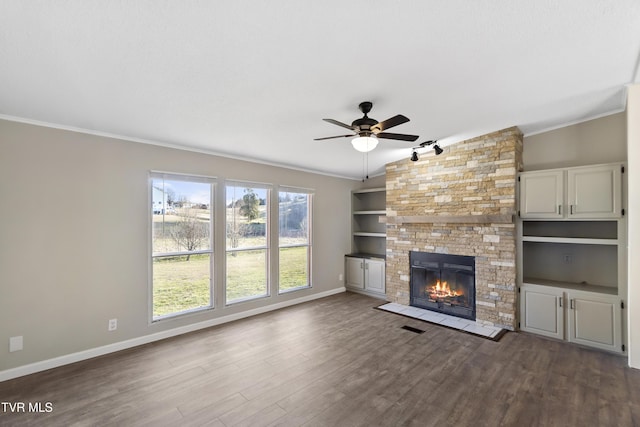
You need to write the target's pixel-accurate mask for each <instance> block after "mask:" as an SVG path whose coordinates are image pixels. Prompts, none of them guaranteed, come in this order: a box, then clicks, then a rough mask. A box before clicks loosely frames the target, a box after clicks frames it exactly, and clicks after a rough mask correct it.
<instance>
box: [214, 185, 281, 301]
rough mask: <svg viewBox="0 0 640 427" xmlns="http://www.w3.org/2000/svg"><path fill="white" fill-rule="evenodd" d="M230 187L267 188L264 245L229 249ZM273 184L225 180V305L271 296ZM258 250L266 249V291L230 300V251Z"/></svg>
mask: <svg viewBox="0 0 640 427" xmlns="http://www.w3.org/2000/svg"><path fill="white" fill-rule="evenodd" d="M229 187H236V188H238V187H239V188H243V189H245V188H251V189H260V190H265V191H266V195H265V201H266V206H265V212H266V219H265V244H264V246H262V245H259V246H247V247H242V248H231V249H229V248H228V247H227V239H228V237H227V225H228V222H227V221H228V218H227V214H226V209H227V202H228V196H227V194H228V193H227V190H228V188H229ZM273 192H274V191H273V185H272V184H267V183H263V182H256V181H240V180H225V182H224V210H225V217H224V229H225V235H224V245H223V246H224V280H223V283H224V286H223V291H222V293H223V295H224V304H225V306H233V305H236V304H240V303H243V302H247V301H255V300H259V299H263V298H269V297H271V283H272V281H271V273H272V269H271V260H272V259H273V254H272V253H271V252H272V244H271V221H272V219H271V218H272V214H271V209H272V200H271V198H272V195H273ZM234 200H238V199H234ZM258 250H262V251H264V254H265V260H264V263H265V279H266V283H265V293H264V294H262V295H253V296H247V297H240V298H235V299H232V300H230V299H229V298H228V293H227V290H228V285H229V283H228V255H229V253H234V252H235V253H241V252H248V251H258Z"/></svg>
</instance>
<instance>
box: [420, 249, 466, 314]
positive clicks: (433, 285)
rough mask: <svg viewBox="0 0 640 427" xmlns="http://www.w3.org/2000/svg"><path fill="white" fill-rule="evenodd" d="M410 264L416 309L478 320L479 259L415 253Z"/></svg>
mask: <svg viewBox="0 0 640 427" xmlns="http://www.w3.org/2000/svg"><path fill="white" fill-rule="evenodd" d="M409 260H410V264H411V277H410V287H411V301H410V304H411V305H412V306H415V307H420V308H424V309H427V310H432V311H437V312H440V313H445V314H449V315H452V316H457V317H462V318H465V319H471V320H475V319H476V304H475V296H476V286H475V257H471V256H463V255H449V254H435V253H430V252H415V251H411V252H410V254H409Z"/></svg>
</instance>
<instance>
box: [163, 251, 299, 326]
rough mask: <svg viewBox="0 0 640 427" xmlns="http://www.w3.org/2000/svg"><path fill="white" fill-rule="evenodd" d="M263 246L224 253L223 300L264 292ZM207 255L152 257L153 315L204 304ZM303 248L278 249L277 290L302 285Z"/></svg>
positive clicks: (258, 294)
mask: <svg viewBox="0 0 640 427" xmlns="http://www.w3.org/2000/svg"><path fill="white" fill-rule="evenodd" d="M264 254H265V250H255V251H240V252H236V253H235V256H234V255H233V254H228V255H227V301H233V300H237V299H242V298H248V297H252V296H261V295H266V293H267V288H266V269H265V262H264ZM209 265H210V264H209V255H192V256H191V257H190V259H189V261H187V260H186V256H180V257H169V258H156V259H154V261H153V282H154V283H153V316H154V317H158V316H164V315H167V314H171V313H176V312H181V311H186V310H191V309H196V308H200V307H207V306H208V305H209V302H210V296H209V279H208V278H209ZM307 283H308V280H307V248H306V247H298V248H283V249H281V250H280V283H279V290H280V291H285V290H289V289H293V288H297V287H300V286H306V285H307Z"/></svg>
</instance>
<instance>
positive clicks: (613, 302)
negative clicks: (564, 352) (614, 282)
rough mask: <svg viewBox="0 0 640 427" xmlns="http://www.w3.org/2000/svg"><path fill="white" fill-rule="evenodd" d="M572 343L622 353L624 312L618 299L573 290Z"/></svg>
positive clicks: (570, 324)
mask: <svg viewBox="0 0 640 427" xmlns="http://www.w3.org/2000/svg"><path fill="white" fill-rule="evenodd" d="M568 297H569V341H571V342H575V343H577V344H583V345H588V346H590V347H596V348H600V349H603V350H609V351H615V352H617V353H620V352H622V331H621V327H620V324H621V321H622V311H621V308H620V302H619V300H618V298H617V297H615V296H607V295H599V294H593V293H591V292H580V291H571V292H569V294H568Z"/></svg>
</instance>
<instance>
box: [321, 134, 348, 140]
mask: <svg viewBox="0 0 640 427" xmlns="http://www.w3.org/2000/svg"><path fill="white" fill-rule="evenodd" d="M354 136H356V135H353V134H351V135H337V136H325V137H324V138H314V139H313V140H314V141H323V140H325V139H333V138H349V137H352V138H353V137H354Z"/></svg>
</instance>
